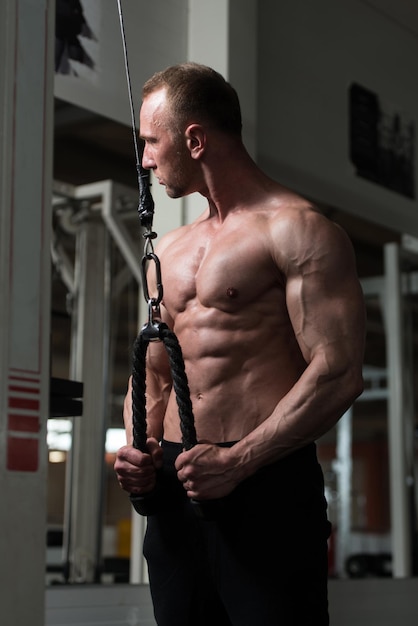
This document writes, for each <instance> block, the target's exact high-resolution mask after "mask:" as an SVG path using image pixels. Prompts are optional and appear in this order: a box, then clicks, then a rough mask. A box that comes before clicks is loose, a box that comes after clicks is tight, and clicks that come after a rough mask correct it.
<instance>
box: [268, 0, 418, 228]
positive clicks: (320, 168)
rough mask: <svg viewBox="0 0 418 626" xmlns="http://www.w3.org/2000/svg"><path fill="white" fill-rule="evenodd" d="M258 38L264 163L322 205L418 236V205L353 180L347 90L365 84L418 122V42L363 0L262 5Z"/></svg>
mask: <svg viewBox="0 0 418 626" xmlns="http://www.w3.org/2000/svg"><path fill="white" fill-rule="evenodd" d="M258 41H259V59H258V62H259V65H258V68H259V74H258V107H259V110H258V130H259V143H258V160H259V162H260V164H261V165H262V166H264V167H265V168H266V169H267V171H268V172H269V173H270V174H271V175H273V176H274V177H275V178H277V179H278V180H280V181H281V182H282V183H283V184H285V185H288V186H290V187H292V188H295V189H297V190H298V191H300V192H301V193H303V194H305V195H307V196H309V197H311V198H314V199H315V200H317V201H321V202H324V203H327V204H330V205H334V206H336V207H339V208H342V209H345V210H347V211H350V212H353V213H356V214H358V215H361V216H363V217H366V218H368V219H370V220H371V221H375V222H379V223H381V224H384V225H386V226H389V227H392V228H394V229H395V230H397V231H400V232H409V233H410V234H414V235H415V236H417V235H418V215H417V213H418V210H417V209H418V206H417V202H416V201H413V200H410V199H408V198H406V197H404V196H402V195H401V194H398V193H395V192H392V191H388V190H387V189H385V188H384V187H380V186H378V185H376V184H374V183H372V182H369V181H367V180H365V179H362V178H359V177H357V176H356V175H355V171H354V166H353V165H352V163H351V162H350V159H349V108H348V89H349V86H350V84H351V83H353V82H357V83H359V84H360V85H362V86H364V87H366V88H368V89H370V90H371V91H373V92H375V93H376V94H377V95H378V96H379V98H381V99H382V101H385V102H389V103H391V104H392V105H393V106H394V108H395V110H396V111H398V112H401V113H406V114H407V115H408V116H410V117H411V118H412V119H414V120H415V123H416V121H417V115H418V82H417V59H418V38H417V37H415V36H414V35H413V33H412V32H411V31H409V30H408V29H407V28H406V27H403V26H401V25H400V24H399V23H397V22H395V21H393V20H391V19H390V18H389V17H388V16H387V15H386V14H385V13H382V12H380V11H377V10H375V9H374V8H373V7H371V6H370V5H369V3H366V2H362V1H360V0H338V2H336V1H335V0H315V2H312V1H311V0H292V1H281V2H277V1H276V0H262V1H261V2H259V35H258ZM415 173H417V163H415ZM417 178H418V177H417Z"/></svg>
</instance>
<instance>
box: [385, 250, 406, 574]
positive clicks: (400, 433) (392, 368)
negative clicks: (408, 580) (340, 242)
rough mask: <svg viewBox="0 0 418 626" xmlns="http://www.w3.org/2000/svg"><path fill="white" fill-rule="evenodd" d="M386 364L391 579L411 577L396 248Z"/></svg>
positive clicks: (389, 281)
mask: <svg viewBox="0 0 418 626" xmlns="http://www.w3.org/2000/svg"><path fill="white" fill-rule="evenodd" d="M384 261H385V297H384V313H385V322H386V340H387V362H388V367H387V370H388V388H389V396H388V417H389V423H388V434H389V471H390V510H391V524H392V552H393V576H394V577H395V578H403V577H407V576H410V575H411V560H412V559H411V556H412V555H411V549H412V547H411V533H410V530H411V529H410V515H409V503H408V485H407V464H406V446H407V441H406V421H405V416H406V407H407V403H406V401H405V382H404V381H405V351H404V341H405V339H404V330H403V329H404V326H403V312H402V288H401V269H400V258H399V247H398V245H397V244H396V243H389V244H386V245H385V248H384Z"/></svg>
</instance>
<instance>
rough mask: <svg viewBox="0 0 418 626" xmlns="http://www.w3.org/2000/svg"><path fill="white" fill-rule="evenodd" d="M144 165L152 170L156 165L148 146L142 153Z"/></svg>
mask: <svg viewBox="0 0 418 626" xmlns="http://www.w3.org/2000/svg"><path fill="white" fill-rule="evenodd" d="M142 167H143V168H145V169H146V170H151V169H152V168H153V167H155V161H154V159H153V158H151V155H150V154H149V152H148V149H147V146H145V147H144V152H143V153H142Z"/></svg>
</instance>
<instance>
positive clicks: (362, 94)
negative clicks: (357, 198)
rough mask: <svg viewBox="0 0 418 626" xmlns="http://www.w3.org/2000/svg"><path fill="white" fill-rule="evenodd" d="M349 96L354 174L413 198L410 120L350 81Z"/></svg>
mask: <svg viewBox="0 0 418 626" xmlns="http://www.w3.org/2000/svg"><path fill="white" fill-rule="evenodd" d="M349 98H350V102H349V104H350V159H351V161H352V163H353V164H354V166H355V168H356V174H357V175H358V176H361V177H362V178H366V179H368V180H370V181H373V182H375V183H377V184H378V185H381V186H383V187H387V188H388V189H391V190H392V191H396V192H398V193H400V194H402V195H404V196H407V197H408V198H415V176H414V144H415V127H414V122H413V121H412V120H410V119H406V117H405V116H404V115H402V114H401V113H399V112H397V111H395V110H393V107H390V106H389V105H385V104H384V103H382V101H381V100H380V99H379V97H378V96H377V95H376V94H375V93H373V92H372V91H370V90H369V89H366V88H364V87H361V86H360V85H358V84H355V83H353V84H352V85H351V87H350V91H349Z"/></svg>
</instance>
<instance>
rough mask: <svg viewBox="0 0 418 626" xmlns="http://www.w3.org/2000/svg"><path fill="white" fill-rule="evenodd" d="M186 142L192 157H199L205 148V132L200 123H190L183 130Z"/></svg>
mask: <svg viewBox="0 0 418 626" xmlns="http://www.w3.org/2000/svg"><path fill="white" fill-rule="evenodd" d="M185 136H186V143H187V147H188V149H189V152H190V155H191V157H192V159H200V158H201V156H202V154H203V152H204V151H205V148H206V133H205V131H204V129H203V126H201V125H200V124H190V126H188V127H187V128H186V132H185Z"/></svg>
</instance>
